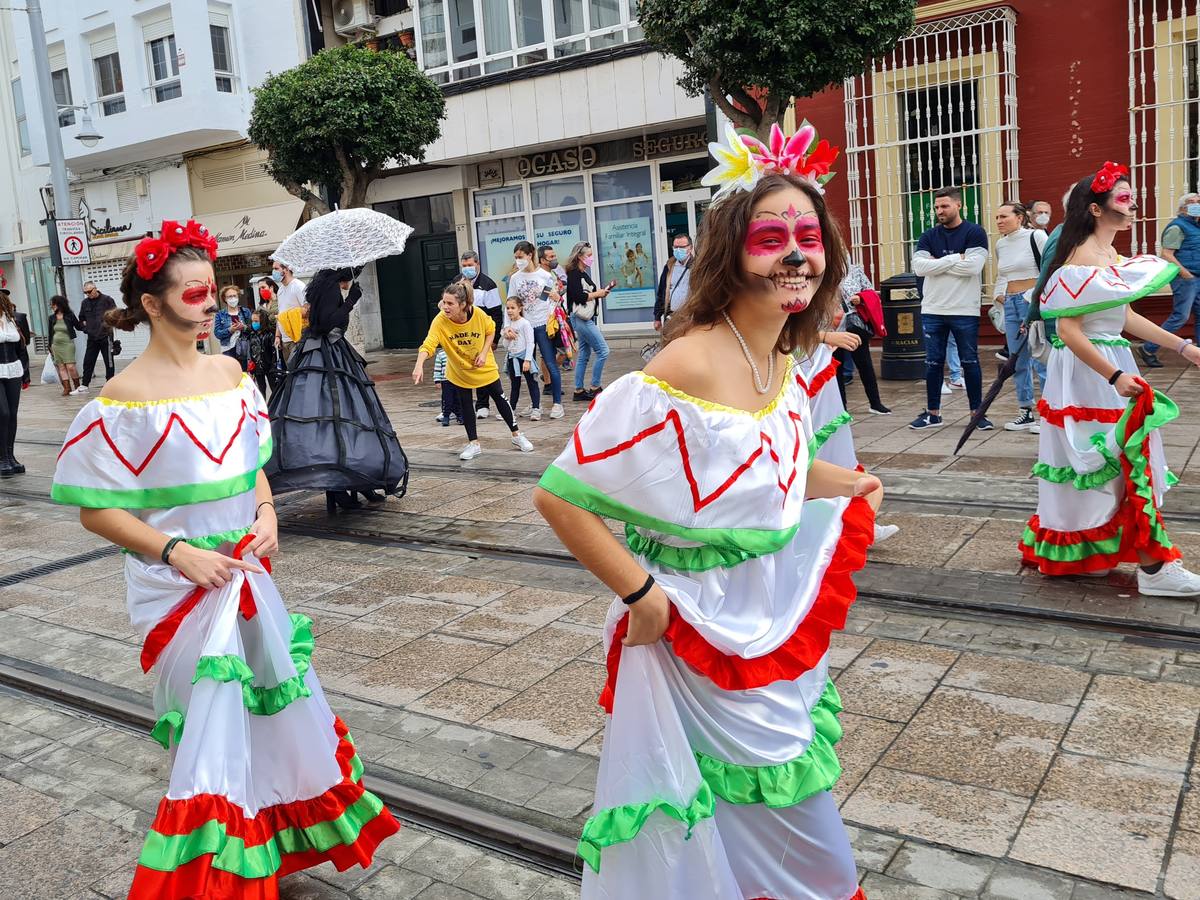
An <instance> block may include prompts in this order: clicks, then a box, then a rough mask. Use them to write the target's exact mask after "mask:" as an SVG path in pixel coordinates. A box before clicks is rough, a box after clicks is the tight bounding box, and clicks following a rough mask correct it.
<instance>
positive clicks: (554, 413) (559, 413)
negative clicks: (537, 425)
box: [550, 403, 563, 419]
mask: <svg viewBox="0 0 1200 900" xmlns="http://www.w3.org/2000/svg"><path fill="white" fill-rule="evenodd" d="M562 417H563V408H562V404H561V403H555V404H554V405H553V406H552V407H550V418H552V419H561V418H562Z"/></svg>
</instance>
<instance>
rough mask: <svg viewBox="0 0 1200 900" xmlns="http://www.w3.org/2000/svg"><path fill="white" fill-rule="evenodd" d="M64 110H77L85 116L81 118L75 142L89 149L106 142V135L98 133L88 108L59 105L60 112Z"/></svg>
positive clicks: (65, 104)
mask: <svg viewBox="0 0 1200 900" xmlns="http://www.w3.org/2000/svg"><path fill="white" fill-rule="evenodd" d="M64 109H77V110H82V112H83V115H82V116H80V117H79V134H77V135H75V140H77V141H79V143H81V144H83V146H85V147H87V148H88V149H91V148H92V147H95V146H96V145H97V144H98V143H100V142H101V141H102V140H104V135H102V134H101V133H100V132H98V131H97V130H96V126H95V125H93V124H92V114H91V112H90V111H89V110H88V108H87V107H86V106H71V105H70V104H67V103H59V104H58V111H59V112H62V111H63V110H64Z"/></svg>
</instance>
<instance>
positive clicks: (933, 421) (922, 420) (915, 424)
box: [908, 410, 942, 431]
mask: <svg viewBox="0 0 1200 900" xmlns="http://www.w3.org/2000/svg"><path fill="white" fill-rule="evenodd" d="M908 427H909V428H911V429H913V430H914V431H921V430H922V429H925V428H941V427H942V417H941V416H932V415H930V414H929V411H928V410H926V411H925V412H923V413H921V414H920V415H919V416H917V417H916V418H915V419H913V420H912V421H911V422H909V423H908Z"/></svg>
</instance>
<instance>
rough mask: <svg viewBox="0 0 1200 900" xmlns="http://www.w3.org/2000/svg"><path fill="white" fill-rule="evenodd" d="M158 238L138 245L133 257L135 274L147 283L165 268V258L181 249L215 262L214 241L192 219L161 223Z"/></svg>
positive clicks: (203, 228)
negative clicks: (197, 251) (199, 252)
mask: <svg viewBox="0 0 1200 900" xmlns="http://www.w3.org/2000/svg"><path fill="white" fill-rule="evenodd" d="M161 235H162V236H161V237H147V238H143V239H142V240H141V241H139V242H138V245H137V246H136V247H135V248H134V250H133V254H134V256H135V257H136V258H137V273H138V275H139V276H140V277H141V278H142V279H143V280H145V281H149V280H150V279H151V278H153V277H154V276H155V275H157V274H158V272H159V270H160V269H161V268H162V267H163V266H164V265H166V263H167V258H168V257H169V256H170V255H171V254H172V253H174V252H175V251H176V250H178V249H179V248H180V247H199V248H200V249H201V250H203V251H205V252H206V253H207V254H208V258H209V259H211V260H214V261H215V260H216V258H217V239H216V238H215V237H213V235H212V232H210V231H209V230H208V229H207V228H206V227H205V226H203V225H201V224H200V223H199V222H197V221H195V220H194V219H188V221H187V224H186V225H180V224H179V223H178V222H176V221H174V220H172V219H164V220H163V223H162V231H161Z"/></svg>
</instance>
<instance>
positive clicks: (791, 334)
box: [664, 175, 846, 353]
mask: <svg viewBox="0 0 1200 900" xmlns="http://www.w3.org/2000/svg"><path fill="white" fill-rule="evenodd" d="M790 187H792V188H799V189H800V190H802V191H804V193H806V194H807V195H808V196H809V199H811V200H812V202H813V208H814V209H815V210H816V213H817V218H818V219H819V220H820V223H821V240H822V241H823V242H824V244H825V274H824V276H823V277H822V279H821V283H820V285H818V287H817V290H816V292H815V293H814V295H813V299H812V302H811V303H810V304H809V305H808V306H807V307H806V308H805V309H804V310H803V311H801V312H798V313H793V314H792V315H790V316H788V319H787V323H786V324H785V325H784V327H783V330H782V331H781V332H780V333H779V343H777V344H776V345H775V347H776V349H777V350H778V351H779V352H780V353H792V352H793V351H796V350H800V351H802V352H805V353H808V352H811V351H812V350H813V349H814V348H815V347H816V346H817V344H818V343H819V341H818V337H817V336H818V333H819V332H820V330H821V329H822V328H823V327H825V325H826V324H827V323H828V322H830V321H832V320H833V316H834V313H835V312H836V311H837V309H838V305H839V304H840V303H841V293H840V291H839V288H840V286H841V283H842V279H843V278H845V277H846V245H845V242H844V241H843V240H842V234H841V231H840V230H839V229H838V225H837V222H836V221H835V220H834V218H833V217H832V216H831V215H830V214H829V210H828V208H827V207H826V206H825V198H824V197H822V196H821V193H820V192H819V191H818V190H817V189H816V188H814V187H813V186H812V185H811V184H809V183H808V182H807V181H805V180H803V179H801V178H796V177H794V176H791V175H768V176H766V177H764V178H762V179H761V180H760V181H759V182H758V184H757V185H755V187H754V190H752V191H738V192H736V193H734V194H731V195H729V196H727V197H725V198H724V199H722V200H719V201H718V202H716V203H714V204H713V205H712V206H711V207H710V208H709V210H708V212H706V213H705V214H704V219H703V221H702V222H701V223H700V233H699V235H698V236H697V238H696V256H695V259H693V261H692V274H691V284H690V286H689V288H688V298H687V302H686V303H684V305H683V308H682V309H681V310H680V311H679V312H677V313H675V314H674V315H673V316H672V317H671V320H670V324H669V325H668V326H667V334H666V337H665V338H664V342H665V343H670V342H671V341H673V340H675V339H676V338H678V337H682V336H683V335H685V334H687V333H688V332H689V331H692V330H693V329H695V328H703V327H711V326H713V325H715V324H717V323H718V322H720V321H721V320H722V317H721V313H722V312H723V311H724V310H726V309H728V308H729V304H730V303H732V302H733V298H734V297H736V296H737V295H738V294H739V293H742V292H745V291H757V290H760V289H761V288H760V285H761V282H760V281H759V280H758V279H757V278H754V277H753V276H749V275H747V274H746V272H745V271H743V269H742V247H743V245H744V244H745V242H746V232H747V231H748V230H749V228H750V216H751V214H752V213H753V212H754V207H755V206H757V205H758V204H759V202H760V201H762V200H763V199H765V198H767V197H769V196H771V195H772V194H776V193H778V192H779V191H782V190H785V189H786V188H790Z"/></svg>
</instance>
